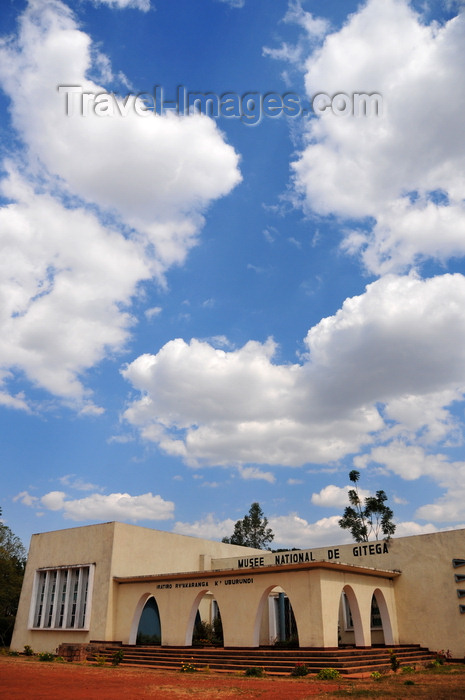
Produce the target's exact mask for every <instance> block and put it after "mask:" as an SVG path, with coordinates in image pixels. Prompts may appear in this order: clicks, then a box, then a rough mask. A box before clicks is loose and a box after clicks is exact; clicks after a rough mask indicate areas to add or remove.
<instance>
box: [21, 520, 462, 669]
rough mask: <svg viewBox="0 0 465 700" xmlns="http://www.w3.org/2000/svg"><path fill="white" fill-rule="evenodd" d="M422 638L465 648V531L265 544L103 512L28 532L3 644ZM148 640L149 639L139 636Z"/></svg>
mask: <svg viewBox="0 0 465 700" xmlns="http://www.w3.org/2000/svg"><path fill="white" fill-rule="evenodd" d="M218 619H220V620H221V628H222V641H223V644H224V646H225V647H230V648H237V647H246V648H252V647H258V646H272V645H274V644H275V643H276V641H285V640H288V639H289V638H290V637H294V638H295V641H296V643H297V644H298V645H299V646H300V647H301V648H311V647H319V648H322V647H323V648H324V647H326V648H335V647H338V646H343V645H354V646H357V647H370V646H372V645H382V644H384V645H386V646H392V645H397V644H421V645H422V646H424V647H428V648H429V649H431V650H433V651H439V650H449V651H450V653H451V655H452V658H454V659H463V658H464V657H465V530H451V531H447V532H437V533H432V534H426V535H416V536H412V537H396V538H393V539H391V540H390V541H389V542H385V541H379V542H369V543H363V544H344V545H340V546H334V547H318V548H309V549H305V550H292V551H283V552H275V553H272V552H269V551H264V550H256V549H250V548H247V547H239V546H236V545H230V544H225V543H222V542H216V541H211V540H205V539H200V538H196V537H188V536H184V535H177V534H173V533H168V532H163V531H159V530H152V529H148V528H143V527H138V526H135V525H127V524H123V523H119V522H110V523H104V524H99V525H89V526H85V527H76V528H70V529H66V530H58V531H54V532H46V533H40V534H36V535H33V536H32V538H31V545H30V551H29V557H28V561H27V566H26V572H25V577H24V583H23V588H22V592H21V598H20V602H19V608H18V613H17V617H16V624H15V629H14V634H13V639H12V643H11V648H12V649H15V650H18V651H22V649H23V648H24V646H25V645H29V646H31V647H32V648H33V649H34V651H53V650H55V649H56V648H58V646H59V645H60V644H63V643H69V644H78V643H83V644H87V643H89V642H91V641H95V640H98V641H106V642H109V641H118V642H123V643H124V644H136V643H138V642H140V640H147V639H149V640H150V643H158V644H161V645H162V646H166V647H169V646H180V647H189V646H191V645H192V640H193V635H194V632H195V628H196V625H198V623H199V621H200V620H201V621H203V622H207V623H209V624H211V625H213V623H214V622H215V620H216V621H217V620H218ZM145 643H146V641H145Z"/></svg>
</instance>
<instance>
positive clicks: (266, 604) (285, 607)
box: [255, 586, 299, 648]
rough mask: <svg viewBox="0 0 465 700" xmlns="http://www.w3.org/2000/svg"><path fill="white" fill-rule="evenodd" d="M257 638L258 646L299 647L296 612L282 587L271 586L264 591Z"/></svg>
mask: <svg viewBox="0 0 465 700" xmlns="http://www.w3.org/2000/svg"><path fill="white" fill-rule="evenodd" d="M255 636H256V638H257V639H256V642H257V646H275V647H284V648H296V647H298V646H299V635H298V631H297V623H296V619H295V615H294V611H293V609H292V605H291V601H290V599H289V597H288V595H287V594H286V591H285V590H284V589H283V588H281V586H270V587H268V588H267V589H266V590H265V591H264V593H263V595H262V597H261V599H260V603H259V606H258V610H257V624H256V627H255Z"/></svg>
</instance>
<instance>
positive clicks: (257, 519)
mask: <svg viewBox="0 0 465 700" xmlns="http://www.w3.org/2000/svg"><path fill="white" fill-rule="evenodd" d="M267 525H268V518H265V516H264V515H263V511H262V509H261V508H260V504H259V503H252V505H251V506H250V510H249V513H248V515H245V516H244V517H243V518H242V520H238V521H237V522H236V524H235V525H234V532H233V534H232V535H231V537H223V539H222V540H221V541H222V542H226V543H227V544H240V545H242V546H243V547H254V548H255V549H269V547H268V546H267V545H268V544H270V542H272V541H273V540H274V534H273V532H272V530H271V528H269V527H267Z"/></svg>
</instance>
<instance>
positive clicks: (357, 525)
mask: <svg viewBox="0 0 465 700" xmlns="http://www.w3.org/2000/svg"><path fill="white" fill-rule="evenodd" d="M349 479H350V480H351V482H352V483H353V484H354V485H355V488H353V489H350V490H349V502H350V506H346V508H345V510H344V514H343V516H342V518H341V519H340V520H339V526H340V527H342V529H343V530H350V532H351V535H352V537H353V538H354V540H355V542H368V540H369V539H370V537H373V539H375V540H378V539H379V538H380V536H381V534H382V535H384V539H385V540H388V541H389V540H390V538H391V536H392V535H393V534H394V532H395V530H396V526H395V525H394V523H393V522H392V518H393V516H394V513H393V512H392V510H391V509H390V508H389V506H387V505H386V501H387V496H386V494H385V492H384V491H382V490H380V491H377V492H376V495H375V496H367V497H366V498H365V501H364V503H363V502H362V499H361V498H360V495H359V492H358V488H357V482H358V480H359V479H360V472H358V471H357V470H356V469H353V470H352V471H351V472H350V474H349Z"/></svg>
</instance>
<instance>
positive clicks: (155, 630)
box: [129, 593, 161, 646]
mask: <svg viewBox="0 0 465 700" xmlns="http://www.w3.org/2000/svg"><path fill="white" fill-rule="evenodd" d="M129 644H146V645H150V646H152V645H158V644H161V622H160V613H159V610H158V605H157V601H156V600H155V597H154V596H153V595H152V594H151V593H144V595H142V596H141V597H140V598H139V602H138V603H137V606H136V611H135V613H134V617H133V621H132V626H131V632H130V634H129Z"/></svg>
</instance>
